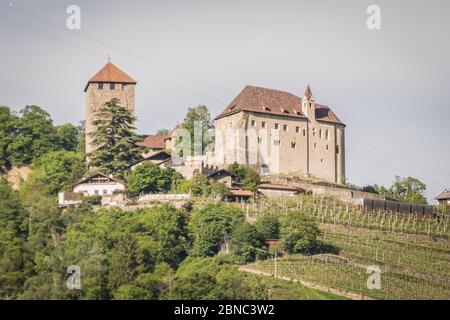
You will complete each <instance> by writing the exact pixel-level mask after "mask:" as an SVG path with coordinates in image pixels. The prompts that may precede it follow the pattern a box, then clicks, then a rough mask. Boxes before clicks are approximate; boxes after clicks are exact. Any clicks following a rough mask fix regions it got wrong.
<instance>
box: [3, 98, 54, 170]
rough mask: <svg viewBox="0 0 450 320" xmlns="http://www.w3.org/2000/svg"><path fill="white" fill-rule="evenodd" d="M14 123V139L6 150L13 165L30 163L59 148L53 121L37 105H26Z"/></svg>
mask: <svg viewBox="0 0 450 320" xmlns="http://www.w3.org/2000/svg"><path fill="white" fill-rule="evenodd" d="M13 125H14V141H13V142H12V143H11V144H9V146H8V149H7V152H8V153H9V157H10V162H11V163H12V164H13V165H23V164H28V163H30V162H31V161H32V160H33V159H37V158H38V157H40V156H42V155H44V154H46V153H47V152H49V151H54V150H58V149H61V146H60V145H59V143H58V136H57V133H56V129H55V127H54V126H53V121H52V119H51V117H50V115H49V114H48V112H46V111H45V110H43V109H42V108H41V107H39V106H34V105H33V106H26V107H25V108H24V109H23V110H21V111H20V117H19V118H17V119H16V121H15V123H14V124H13Z"/></svg>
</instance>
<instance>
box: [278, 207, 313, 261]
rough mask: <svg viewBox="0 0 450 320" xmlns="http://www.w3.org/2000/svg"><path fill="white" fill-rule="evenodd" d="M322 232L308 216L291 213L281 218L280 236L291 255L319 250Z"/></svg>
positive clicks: (295, 212)
mask: <svg viewBox="0 0 450 320" xmlns="http://www.w3.org/2000/svg"><path fill="white" fill-rule="evenodd" d="M319 235H320V230H319V227H318V226H317V224H316V223H315V222H314V221H313V220H311V218H309V217H308V216H306V215H304V214H303V213H301V212H298V211H291V212H288V213H287V214H285V215H284V216H283V217H282V218H281V229H280V236H281V240H282V241H283V245H284V248H285V250H286V251H287V252H289V253H311V252H313V251H314V250H316V248H317V237H318V236H319Z"/></svg>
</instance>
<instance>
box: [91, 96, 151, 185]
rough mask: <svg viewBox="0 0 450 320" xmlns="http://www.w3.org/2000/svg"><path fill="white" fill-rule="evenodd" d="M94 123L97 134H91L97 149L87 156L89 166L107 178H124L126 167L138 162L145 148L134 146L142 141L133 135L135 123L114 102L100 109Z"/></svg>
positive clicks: (113, 100)
mask: <svg viewBox="0 0 450 320" xmlns="http://www.w3.org/2000/svg"><path fill="white" fill-rule="evenodd" d="M96 117H97V120H95V121H94V122H93V124H94V125H95V127H96V130H95V131H94V132H93V133H92V137H93V144H94V145H95V146H96V149H95V150H94V151H93V152H92V153H91V154H89V155H88V156H89V158H90V163H89V164H90V166H94V167H98V168H101V170H103V171H104V172H105V173H107V174H113V175H115V176H116V177H118V178H123V177H124V176H125V174H126V172H127V168H128V165H129V164H130V163H132V162H133V161H136V160H138V159H139V158H140V157H141V154H142V153H143V152H144V148H143V147H140V146H138V145H137V144H136V143H137V142H139V141H140V140H141V138H140V137H139V136H138V135H137V134H136V133H135V132H134V130H135V127H134V126H133V123H135V121H136V117H134V116H133V115H132V114H131V113H130V111H129V110H128V109H127V108H124V107H122V106H121V105H120V103H119V99H117V98H114V99H112V100H111V101H109V102H106V103H105V105H104V106H103V107H102V108H100V109H99V110H98V111H97V113H96Z"/></svg>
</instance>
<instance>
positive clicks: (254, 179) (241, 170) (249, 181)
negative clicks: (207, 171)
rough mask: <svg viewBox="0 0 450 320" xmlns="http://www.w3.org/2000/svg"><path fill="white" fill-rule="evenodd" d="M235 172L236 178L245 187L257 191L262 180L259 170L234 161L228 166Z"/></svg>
mask: <svg viewBox="0 0 450 320" xmlns="http://www.w3.org/2000/svg"><path fill="white" fill-rule="evenodd" d="M228 170H230V171H231V172H232V173H233V174H235V175H236V180H237V182H238V183H240V184H241V185H242V186H243V187H244V188H245V189H247V190H251V191H253V192H256V190H257V189H258V184H259V183H260V182H261V177H260V176H259V174H258V172H256V171H255V170H254V169H252V168H250V167H249V166H246V165H242V164H237V163H233V164H232V165H230V166H229V167H228Z"/></svg>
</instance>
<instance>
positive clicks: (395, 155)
mask: <svg viewBox="0 0 450 320" xmlns="http://www.w3.org/2000/svg"><path fill="white" fill-rule="evenodd" d="M350 140H351V141H354V142H356V143H359V144H362V145H363V146H366V147H368V148H372V149H374V150H377V151H381V152H384V153H386V154H389V155H391V156H394V157H396V158H399V159H401V160H404V161H407V162H410V163H412V164H414V165H416V166H419V167H422V168H425V169H428V170H431V171H435V172H437V173H440V174H445V175H446V176H449V177H450V173H447V172H445V171H442V170H439V169H435V168H432V167H430V166H428V165H425V164H422V163H420V162H417V161H413V160H411V159H408V158H405V157H403V156H400V155H398V154H395V153H393V152H391V151H386V150H383V149H380V148H378V147H375V146H372V145H369V144H367V143H365V142H361V141H358V140H355V139H352V138H350Z"/></svg>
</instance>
